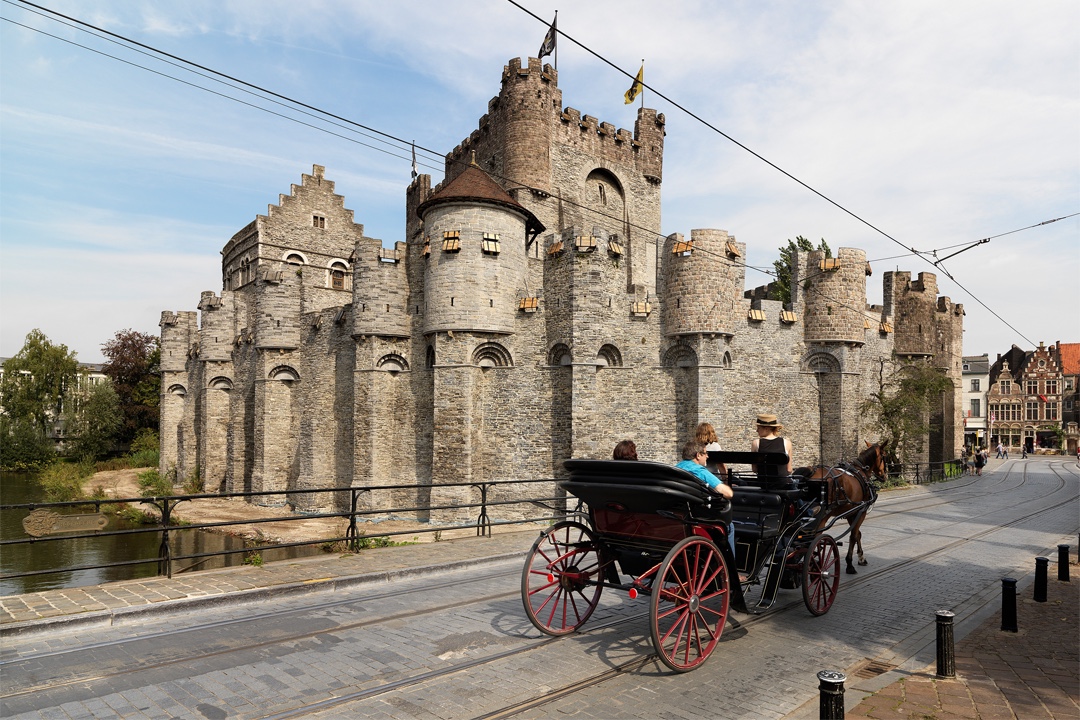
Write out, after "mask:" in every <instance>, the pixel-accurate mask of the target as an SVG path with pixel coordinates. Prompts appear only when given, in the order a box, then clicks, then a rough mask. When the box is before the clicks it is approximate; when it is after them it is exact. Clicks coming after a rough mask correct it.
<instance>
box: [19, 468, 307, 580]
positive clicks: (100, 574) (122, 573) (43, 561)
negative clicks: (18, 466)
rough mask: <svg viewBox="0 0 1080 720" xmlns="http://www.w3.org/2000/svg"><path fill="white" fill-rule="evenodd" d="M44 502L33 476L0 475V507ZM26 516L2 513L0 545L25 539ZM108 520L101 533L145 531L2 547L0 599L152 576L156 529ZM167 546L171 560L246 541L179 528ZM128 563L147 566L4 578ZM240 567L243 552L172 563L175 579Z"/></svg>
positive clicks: (285, 553)
mask: <svg viewBox="0 0 1080 720" xmlns="http://www.w3.org/2000/svg"><path fill="white" fill-rule="evenodd" d="M43 501H44V494H43V491H42V488H41V486H40V485H39V484H38V483H37V482H36V481H35V479H34V476H33V475H31V474H26V473H8V472H0V504H3V505H19V504H24V503H40V502H43ZM63 512H64V513H65V514H66V513H88V512H93V508H92V507H87V508H76V509H72V510H64V511H63ZM29 513H30V511H29V510H4V511H2V512H0V540H3V541H10V540H22V539H29V536H28V535H27V534H26V532H25V531H24V530H23V526H22V521H23V518H25V517H26V516H27V515H28V514H29ZM108 517H109V524H108V526H107V527H106V528H105V529H104V530H103V532H109V531H114V530H125V529H143V530H147V531H148V532H140V533H137V534H131V535H113V536H101V537H87V538H79V539H71V538H65V537H64V536H63V535H52V536H49V537H48V538H40V539H38V540H35V541H34V542H32V543H27V544H17V545H4V546H3V547H2V548H0V575H2V576H3V577H0V596H2V595H20V594H23V593H31V592H40V591H43V590H55V589H59V588H70V587H81V586H85V585H98V584H101V583H106V582H112V581H115V580H133V579H136V578H141V577H153V576H156V575H157V571H158V567H157V557H158V548H159V546H160V544H161V530H160V527H158V526H153V525H133V524H131V523H130V522H127V521H126V520H124V519H123V518H122V517H120V516H118V515H115V514H109V516H108ZM169 544H170V547H171V548H172V555H173V557H174V558H176V557H177V556H182V555H194V554H197V553H204V552H222V551H228V550H243V549H244V541H243V540H242V539H240V538H237V537H233V536H231V535H223V534H220V533H212V532H206V531H203V530H190V529H184V528H182V527H181V528H171V529H170V532H169ZM318 552H320V551H319V549H318V546H312V547H309V548H276V549H269V550H267V549H263V550H262V551H261V557H262V559H263V560H266V561H269V560H284V559H288V558H291V557H298V556H301V555H311V554H316V553H318ZM128 560H146V561H148V562H145V563H140V564H136V565H122V566H117V567H105V568H95V569H91V570H73V571H67V572H60V573H48V574H44V575H28V576H24V577H8V576H9V575H13V574H17V573H26V572H33V571H36V570H54V569H57V568H65V567H75V566H83V565H105V564H107V563H116V562H123V561H128ZM243 562H244V554H243V553H236V554H231V555H220V556H215V557H209V558H197V559H193V560H174V561H173V568H172V571H173V577H176V576H177V575H181V576H182V574H183V573H185V572H191V571H194V570H207V569H211V568H220V567H228V566H233V565H240V564H242V563H243Z"/></svg>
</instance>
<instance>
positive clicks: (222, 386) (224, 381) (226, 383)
mask: <svg viewBox="0 0 1080 720" xmlns="http://www.w3.org/2000/svg"><path fill="white" fill-rule="evenodd" d="M206 387H208V388H210V389H212V390H224V391H225V392H228V391H230V390H232V387H233V384H232V380H230V379H229V378H227V377H223V376H218V377H216V378H214V379H213V380H211V381H210V382H208V383H207V384H206Z"/></svg>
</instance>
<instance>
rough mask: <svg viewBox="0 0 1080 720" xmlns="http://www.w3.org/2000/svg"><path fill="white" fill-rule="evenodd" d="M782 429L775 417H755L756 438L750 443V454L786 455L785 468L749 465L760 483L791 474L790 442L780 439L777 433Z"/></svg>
mask: <svg viewBox="0 0 1080 720" xmlns="http://www.w3.org/2000/svg"><path fill="white" fill-rule="evenodd" d="M783 429H784V426H783V425H781V424H780V423H779V422H778V421H777V419H776V416H775V415H758V416H757V434H758V436H757V438H756V439H755V440H754V441H753V442H752V443H750V450H751V452H763V453H782V454H784V455H787V457H788V463H787V466H783V465H751V466H750V467H752V468H753V470H754V472H756V473H757V476H758V480H760V481H762V483H765V482H767V481H768V480H769V479H771V478H780V477H787V476H789V475H791V472H792V460H791V441H790V440H788V439H787V438H782V437H780V435H779V433H780V431H781V430H783Z"/></svg>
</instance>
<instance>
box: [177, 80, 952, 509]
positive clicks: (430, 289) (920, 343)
mask: <svg viewBox="0 0 1080 720" xmlns="http://www.w3.org/2000/svg"><path fill="white" fill-rule="evenodd" d="M664 134H665V121H664V116H663V115H658V114H657V113H656V112H655V111H654V110H650V109H644V108H643V109H640V110H639V111H638V115H637V121H636V123H635V126H634V131H633V132H632V133H631V132H629V131H628V130H624V129H616V128H615V127H614V126H613V125H611V124H610V123H606V122H598V121H597V119H596V118H594V117H592V116H589V115H582V114H581V113H580V112H579V111H577V110H575V109H573V108H564V107H563V106H562V93H561V92H560V90H559V88H558V83H557V74H556V72H555V71H554V70H553V69H552V68H551V66H550V65H545V66H543V67H542V66H541V64H540V62H539V61H537V60H535V59H530V60H529V62H528V64H527V65H522V64H521V61H520V60H512V61H511V62H510V63H509V65H508V66H507V67H505V68H504V70H503V74H502V85H501V89H500V92H499V95H498V96H497V97H495V98H493V99H492V100H491V101H490V103H489V105H488V112H487V114H485V115H484V116H483V117H482V118H481V119H480V122H479V125H478V127H477V129H476V130H475V131H474V132H473V133H472V134H471V135H470V136H469V137H468V138H467V139H466V140H465V141H464V142H462V144H461V145H459V146H458V147H456V148H455V149H454V150H453V151H452V152H451V153H450V154H448V155H447V157H446V178H445V180H444V181H443V183H441V184H440V185H438V186H436V187H432V186H431V178H430V176H427V175H421V176H419V177H418V178H416V179H415V180H414V181H413V182H412V184H411V185H410V186H409V187H408V189H407V191H406V200H407V202H406V209H407V211H406V221H405V241H404V242H397V243H396V244H395V245H394V247H393V248H392V249H391V248H387V247H384V246H383V243H382V241H381V240H378V239H375V238H369V237H367V236H365V235H364V228H363V226H362V225H361V224H358V223H357V222H355V219H354V217H353V213H352V211H351V210H348V209H346V207H345V201H344V198H342V197H341V196H340V195H337V194H335V193H334V183H333V182H331V181H330V180H328V179H327V178H326V176H325V174H324V169H323V167H321V166H318V165H316V166H315V167H314V169H313V171H312V173H311V174H310V175H304V176H303V178H302V181H301V183H300V184H299V185H293V186H292V188H291V190H290V192H289V194H288V195H281V196H280V198H279V200H278V203H277V204H276V205H271V206H270V207H269V209H268V211H267V213H266V214H265V215H259V216H258V217H256V219H255V220H254V221H253V222H252V223H251V224H249V225H248V226H247V227H245V228H244V229H242V230H241V231H240V232H238V233H236V235H234V236H233V237H232V239H231V240H229V242H228V243H227V244H226V245H225V248H224V249H223V250H222V282H223V288H222V291H221V292H220V294H219V293H215V292H204V293H203V294H202V298H201V299H200V301H199V305H198V311H197V312H196V311H182V312H164V313H162V317H161V341H162V352H161V368H162V399H161V436H162V437H161V440H162V454H161V463H162V467H161V469H162V471H163V472H169V471H171V470H173V469H175V471H176V475H177V477H178V478H181V479H182V478H185V477H188V476H190V475H192V474H193V473H196V472H197V473H198V474H199V476H200V477H201V478H202V479H203V480H204V481H205V483H206V487H207V489H208V490H210V491H214V490H218V489H221V490H230V491H239V490H268V491H274V490H283V489H289V490H294V489H301V490H302V489H304V488H313V487H327V486H331V485H337V486H340V487H350V486H353V487H364V486H374V485H380V486H381V485H391V486H405V485H422V486H425V487H426V488H427V490H425V492H423V493H418V492H416V491H415V490H413V491H407V490H404V489H403V490H401V491H380V492H379V493H377V494H371V493H365V496H369V495H370V496H371V497H366V500H367V502H369V503H371V504H372V506H373V507H375V508H392V507H403V506H408V505H415V504H420V503H427V502H430V504H432V505H439V504H450V503H454V502H459V501H467V500H470V499H472V491H471V490H468V489H462V488H446V487H441V486H444V485H445V484H447V483H457V482H469V481H481V480H502V479H527V478H546V477H556V476H558V475H560V474H561V472H562V469H561V461H562V460H563V459H565V458H568V457H597V458H599V457H610V453H611V449H612V447H613V446H614V445H615V444H616V443H617V442H618V441H619V440H621V439H624V438H632V439H633V440H634V441H635V442H636V443H637V446H638V449H639V453H640V454H641V456H642V457H643V458H647V459H655V460H661V461H667V462H674V461H676V460H677V459H678V450H679V447H680V446H681V444H682V443H683V442H684V441H685V440H686V439H687V438H688V436H689V435H690V433H691V431H692V429H693V427H694V426H695V425H696V424H697V423H698V422H700V421H708V422H711V423H712V424H713V425H714V426H715V427H716V429H717V432H718V433H719V434H720V436H721V443H722V444H723V445H724V447H725V448H728V449H740V450H741V449H748V448H749V445H750V440H751V439H752V437H753V436H754V434H753V432H752V430H753V429H752V427H751V423H752V421H753V418H754V416H755V415H756V414H757V413H758V412H775V413H776V414H777V415H778V416H779V417H780V418H781V420H782V421H783V422H784V424H785V425H786V426H787V434H788V435H789V436H790V437H791V438H792V441H793V443H794V450H795V462H796V464H811V463H814V462H817V461H818V460H819V459H821V460H824V461H828V462H835V461H836V460H839V459H840V458H842V457H848V458H850V457H852V456H853V455H854V454H855V453H856V451H857V449H858V448H860V447H861V446H862V441H864V440H875V439H876V438H874V437H869V436H866V435H865V434H864V433H863V432H861V424H862V423H861V421H860V417H859V412H858V405H859V403H860V402H861V401H862V400H863V399H864V398H866V397H867V395H868V394H869V393H870V392H871V391H872V390H874V389H876V388H877V382H878V376H879V370H880V367H881V362H880V361H882V360H884V361H885V363H886V371H887V370H888V367H889V366H890V365H891V364H892V362H893V361H894V359H895V358H897V357H899V358H911V359H919V360H921V361H924V362H929V363H932V364H933V365H935V366H937V367H941V368H942V369H944V370H945V371H946V372H947V373H948V374H949V375H950V377H953V378H954V380H955V381H956V386H957V392H956V398H953V399H950V400H949V401H948V402H947V403H946V412H945V413H944V417H943V418H941V423H940V425H941V428H942V431H941V432H940V433H939V434H938V435H937V436H935V437H934V438H931V443H930V447H929V450H928V454H927V459H932V460H934V459H945V458H949V459H951V458H953V457H955V456H956V454H957V450H958V448H959V447H961V446H962V441H963V427H962V420H961V417H960V408H959V400H958V398H959V393H960V387H959V380H960V357H961V347H960V343H961V332H962V323H963V309H962V306H960V305H954V304H952V303H951V302H950V301H949V299H948V298H946V297H940V298H939V297H938V296H937V287H936V278H935V277H934V276H933V275H932V274H930V273H920V274H919V275H918V277H917V279H914V280H913V279H912V278H911V275H910V273H906V272H895V273H885V274H884V281H883V282H884V294H883V297H884V302H883V305H882V306H868V305H867V303H866V282H867V276H868V275H869V274H870V268H869V266H868V264H867V261H866V256H865V253H864V252H863V251H861V250H857V249H852V248H841V249H840V250H839V252H838V256H837V257H836V258H825V257H823V255H822V254H821V253H819V252H811V253H800V254H799V255H797V259H796V262H795V264H794V266H793V267H792V279H791V287H792V301H791V303H790V305H788V306H784V305H782V304H781V303H780V302H777V301H773V300H769V299H767V297H768V295H767V293H766V291H765V289H764V288H758V289H756V290H751V291H749V292H747V291H746V290H745V280H746V278H745V267H744V265H743V263H742V260H743V258H745V256H746V246H745V244H744V243H741V242H739V241H737V240H736V239H735V237H734V236H732V235H730V234H728V233H727V232H725V231H723V230H692V231H691V232H690V234H689V237H687V236H685V235H680V234H672V235H668V236H663V235H661V222H660V209H661V207H660V188H661V185H662V180H663V149H664ZM767 242H768V243H769V244H770V245H775V244H777V240H776V239H775V238H770V239H768V241H767ZM522 492H523V493H524V494H528V493H530V492H535V490H529V491H525V490H523V491H522ZM293 502H294V503H295V504H296V505H297V506H298V507H299V508H300V509H302V510H315V509H319V507H320V506H322V505H325V504H327V503H329V502H330V500H329V496H327V495H312V496H297V497H294V498H293ZM453 517H455V516H454V515H453V513H450V512H448V511H447V512H434V513H432V516H431V518H432V519H434V520H442V519H451V518H453Z"/></svg>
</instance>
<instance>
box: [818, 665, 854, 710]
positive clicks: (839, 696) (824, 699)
mask: <svg viewBox="0 0 1080 720" xmlns="http://www.w3.org/2000/svg"><path fill="white" fill-rule="evenodd" d="M817 679H818V696H819V698H820V699H821V702H820V708H821V720H844V681H846V680H847V676H845V675H844V673H842V672H836V671H835V670H822V671H821V672H819V673H818V674H817Z"/></svg>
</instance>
